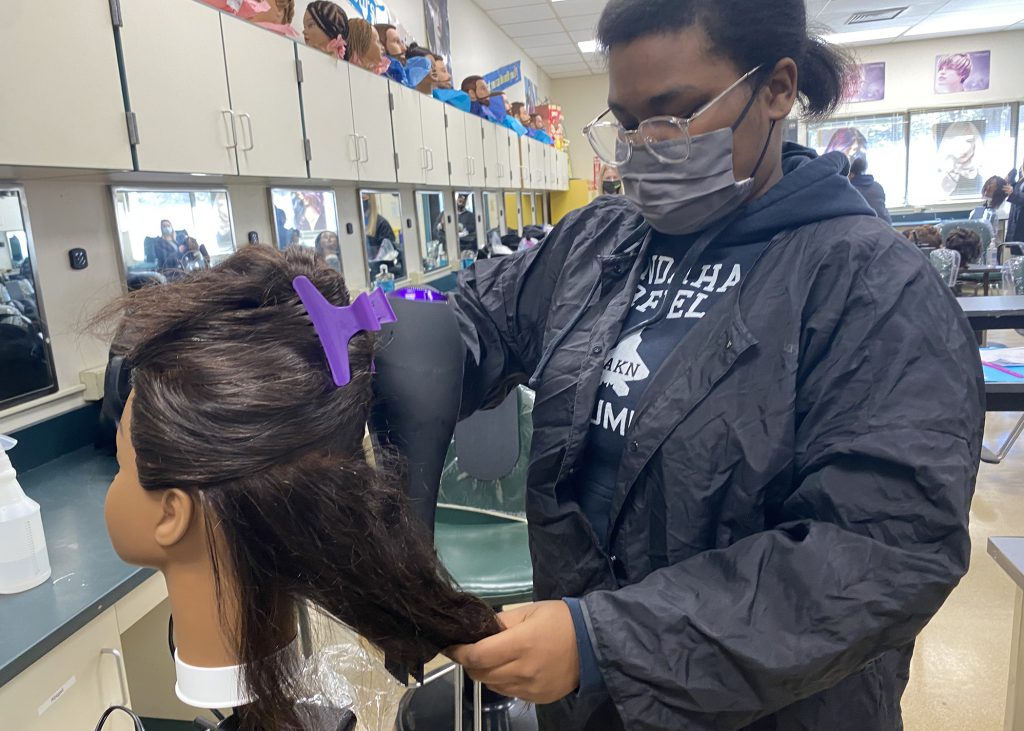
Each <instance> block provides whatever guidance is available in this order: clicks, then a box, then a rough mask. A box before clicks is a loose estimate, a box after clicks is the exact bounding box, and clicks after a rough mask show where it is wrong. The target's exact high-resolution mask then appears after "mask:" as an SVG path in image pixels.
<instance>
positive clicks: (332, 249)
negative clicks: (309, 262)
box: [313, 231, 341, 272]
mask: <svg viewBox="0 0 1024 731" xmlns="http://www.w3.org/2000/svg"><path fill="white" fill-rule="evenodd" d="M313 248H314V250H315V251H316V253H317V255H319V256H321V257H323V260H324V261H325V262H327V266H329V267H331V268H332V269H334V270H335V271H338V272H340V271H341V242H340V241H339V240H338V234H336V233H334V231H322V232H320V234H319V235H318V236H317V237H316V241H315V242H314V243H313Z"/></svg>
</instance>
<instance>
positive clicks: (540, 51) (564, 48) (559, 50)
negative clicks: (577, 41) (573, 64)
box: [530, 43, 579, 59]
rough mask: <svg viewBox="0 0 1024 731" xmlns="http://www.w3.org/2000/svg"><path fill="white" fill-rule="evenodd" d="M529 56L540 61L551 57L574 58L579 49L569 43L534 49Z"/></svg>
mask: <svg viewBox="0 0 1024 731" xmlns="http://www.w3.org/2000/svg"><path fill="white" fill-rule="evenodd" d="M530 55H531V56H533V57H534V58H541V59H546V58H551V57H552V56H576V55H579V49H578V48H577V47H576V46H575V45H573V44H571V43H565V44H563V45H559V46H551V47H549V48H535V49H533V50H532V51H530Z"/></svg>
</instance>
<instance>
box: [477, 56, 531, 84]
mask: <svg viewBox="0 0 1024 731" xmlns="http://www.w3.org/2000/svg"><path fill="white" fill-rule="evenodd" d="M522 80H523V64H522V62H521V61H516V62H515V63H510V64H509V65H508V66H502V67H501V68H500V69H497V70H495V71H492V72H491V73H489V74H486V75H485V76H484V81H486V82H487V86H488V87H489V88H490V90H491V91H501V90H502V89H507V88H508V87H510V86H512V85H513V84H518V83H519V82H520V81H522Z"/></svg>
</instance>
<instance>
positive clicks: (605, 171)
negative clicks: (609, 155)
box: [598, 165, 622, 195]
mask: <svg viewBox="0 0 1024 731" xmlns="http://www.w3.org/2000/svg"><path fill="white" fill-rule="evenodd" d="M598 179H599V180H600V181H601V190H600V192H601V194H602V195H619V194H621V193H622V178H620V177H619V171H618V169H616V168H615V167H613V166H611V165H602V166H601V174H600V175H599V176H598Z"/></svg>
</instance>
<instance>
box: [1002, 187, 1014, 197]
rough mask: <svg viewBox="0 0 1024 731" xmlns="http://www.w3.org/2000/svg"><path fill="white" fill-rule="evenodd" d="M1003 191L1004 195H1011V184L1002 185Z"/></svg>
mask: <svg viewBox="0 0 1024 731" xmlns="http://www.w3.org/2000/svg"><path fill="white" fill-rule="evenodd" d="M1003 192H1004V193H1006V195H1013V186H1012V185H1004V186H1003Z"/></svg>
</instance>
